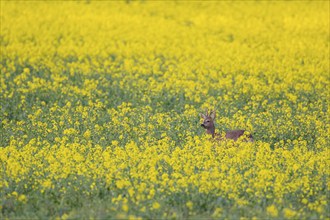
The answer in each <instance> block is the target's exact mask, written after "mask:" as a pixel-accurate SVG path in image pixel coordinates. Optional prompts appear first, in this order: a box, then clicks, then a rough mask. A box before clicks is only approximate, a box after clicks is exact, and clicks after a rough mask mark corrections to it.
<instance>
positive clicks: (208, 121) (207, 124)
mask: <svg viewBox="0 0 330 220" xmlns="http://www.w3.org/2000/svg"><path fill="white" fill-rule="evenodd" d="M201 117H202V118H203V119H204V121H203V124H201V126H202V127H203V128H205V129H206V133H207V134H210V135H212V137H213V138H215V137H216V136H219V135H218V134H216V133H215V126H214V120H215V112H214V111H213V112H210V114H208V112H207V111H206V114H201ZM244 133H245V130H232V131H227V132H226V135H225V139H232V140H234V141H237V139H238V138H239V137H241V136H243V135H244ZM247 138H248V141H249V142H253V137H252V135H251V134H249V135H247ZM220 139H222V138H221V137H220Z"/></svg>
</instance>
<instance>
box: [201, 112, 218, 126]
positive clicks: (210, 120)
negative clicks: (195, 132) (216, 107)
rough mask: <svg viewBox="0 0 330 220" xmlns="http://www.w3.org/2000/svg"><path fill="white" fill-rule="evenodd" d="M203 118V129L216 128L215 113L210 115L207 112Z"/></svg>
mask: <svg viewBox="0 0 330 220" xmlns="http://www.w3.org/2000/svg"><path fill="white" fill-rule="evenodd" d="M201 117H202V118H203V119H204V121H203V123H202V124H201V126H202V127H203V128H205V129H212V128H214V119H215V112H211V113H210V114H208V112H206V114H201Z"/></svg>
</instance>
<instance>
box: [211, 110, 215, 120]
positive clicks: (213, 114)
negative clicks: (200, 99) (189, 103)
mask: <svg viewBox="0 0 330 220" xmlns="http://www.w3.org/2000/svg"><path fill="white" fill-rule="evenodd" d="M210 117H211V118H212V120H213V121H214V119H215V111H212V112H211V113H210Z"/></svg>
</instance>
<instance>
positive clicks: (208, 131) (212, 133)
mask: <svg viewBox="0 0 330 220" xmlns="http://www.w3.org/2000/svg"><path fill="white" fill-rule="evenodd" d="M206 133H207V134H211V135H212V137H214V134H215V128H214V126H212V127H210V128H208V129H207V130H206Z"/></svg>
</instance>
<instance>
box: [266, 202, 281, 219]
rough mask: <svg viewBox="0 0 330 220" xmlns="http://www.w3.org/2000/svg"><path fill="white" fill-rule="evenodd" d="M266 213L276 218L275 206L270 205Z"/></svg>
mask: <svg viewBox="0 0 330 220" xmlns="http://www.w3.org/2000/svg"><path fill="white" fill-rule="evenodd" d="M267 212H268V213H269V215H270V216H272V217H277V216H278V210H277V208H276V206H275V205H270V206H268V207H267Z"/></svg>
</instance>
